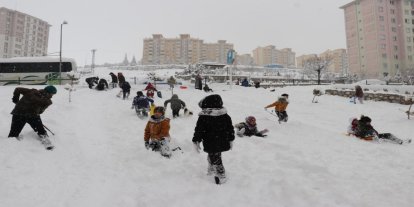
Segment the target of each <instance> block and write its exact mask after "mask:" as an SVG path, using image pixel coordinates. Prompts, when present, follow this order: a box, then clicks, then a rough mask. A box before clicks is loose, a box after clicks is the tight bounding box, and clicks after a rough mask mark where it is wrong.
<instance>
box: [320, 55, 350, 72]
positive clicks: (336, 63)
mask: <svg viewBox="0 0 414 207" xmlns="http://www.w3.org/2000/svg"><path fill="white" fill-rule="evenodd" d="M319 57H329V58H330V59H331V63H330V64H329V67H328V71H329V72H333V73H339V74H342V75H347V74H348V56H347V53H346V49H336V50H326V51H325V52H323V53H321V54H319Z"/></svg>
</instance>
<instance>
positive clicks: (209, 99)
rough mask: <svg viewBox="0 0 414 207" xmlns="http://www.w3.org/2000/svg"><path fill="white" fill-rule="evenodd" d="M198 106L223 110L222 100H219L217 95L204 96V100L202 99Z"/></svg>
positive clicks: (219, 97)
mask: <svg viewBox="0 0 414 207" xmlns="http://www.w3.org/2000/svg"><path fill="white" fill-rule="evenodd" d="M198 106H200V108H202V109H204V108H223V100H222V99H221V96H220V95H218V94H213V95H209V96H206V97H205V98H204V99H202V100H201V101H200V102H199V103H198Z"/></svg>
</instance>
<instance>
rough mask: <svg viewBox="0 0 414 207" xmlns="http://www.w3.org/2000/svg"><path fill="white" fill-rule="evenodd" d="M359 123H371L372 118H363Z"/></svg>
mask: <svg viewBox="0 0 414 207" xmlns="http://www.w3.org/2000/svg"><path fill="white" fill-rule="evenodd" d="M359 121H360V122H362V123H370V122H371V118H369V117H367V116H361V119H360V120H359Z"/></svg>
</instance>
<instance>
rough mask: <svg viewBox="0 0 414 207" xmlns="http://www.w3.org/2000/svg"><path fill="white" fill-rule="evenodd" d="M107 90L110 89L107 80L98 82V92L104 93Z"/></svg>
mask: <svg viewBox="0 0 414 207" xmlns="http://www.w3.org/2000/svg"><path fill="white" fill-rule="evenodd" d="M105 88H106V89H108V88H109V87H108V82H107V81H106V80H105V79H103V78H101V79H100V80H99V82H98V85H97V86H96V87H95V89H96V90H98V91H103V90H105Z"/></svg>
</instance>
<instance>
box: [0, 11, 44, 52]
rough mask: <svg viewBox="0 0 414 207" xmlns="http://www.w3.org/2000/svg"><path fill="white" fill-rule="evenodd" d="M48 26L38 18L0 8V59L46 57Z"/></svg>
mask: <svg viewBox="0 0 414 207" xmlns="http://www.w3.org/2000/svg"><path fill="white" fill-rule="evenodd" d="M49 28H50V25H49V24H48V23H47V22H46V21H43V20H41V19H39V18H36V17H33V16H30V15H28V14H24V13H21V12H19V11H14V10H10V9H7V8H5V7H1V8H0V57H1V58H11V57H29V56H30V57H32V56H46V55H47V48H48V42H49Z"/></svg>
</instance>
